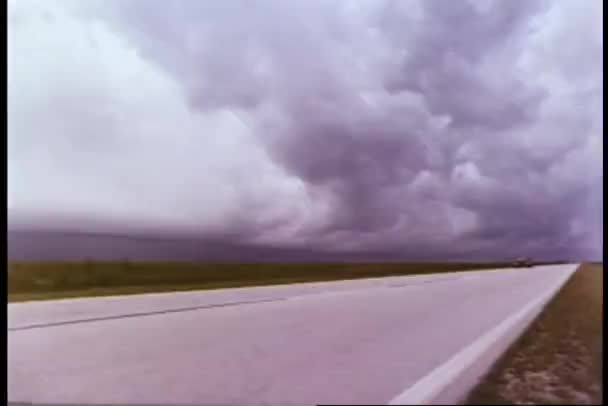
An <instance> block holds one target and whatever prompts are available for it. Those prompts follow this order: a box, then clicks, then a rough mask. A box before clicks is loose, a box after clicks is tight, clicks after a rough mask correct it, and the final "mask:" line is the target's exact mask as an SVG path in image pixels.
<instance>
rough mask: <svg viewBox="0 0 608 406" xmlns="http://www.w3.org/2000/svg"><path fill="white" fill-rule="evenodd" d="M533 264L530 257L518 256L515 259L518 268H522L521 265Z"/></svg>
mask: <svg viewBox="0 0 608 406" xmlns="http://www.w3.org/2000/svg"><path fill="white" fill-rule="evenodd" d="M532 265H533V264H532V260H531V259H530V258H527V257H521V258H517V259H516V260H515V266H516V267H518V268H521V267H527V268H529V267H531V266H532Z"/></svg>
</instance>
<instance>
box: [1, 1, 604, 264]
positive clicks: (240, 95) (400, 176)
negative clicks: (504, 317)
mask: <svg viewBox="0 0 608 406" xmlns="http://www.w3.org/2000/svg"><path fill="white" fill-rule="evenodd" d="M601 7H602V3H601V2H592V1H584V2H567V1H557V0H556V1H546V0H526V1H524V0H515V1H500V0H494V1H492V0H475V1H473V0H469V1H464V0H463V1H458V2H447V1H440V0H439V1H435V0H424V1H421V0H420V1H415V0H404V1H390V0H387V1H378V0H373V1H372V0H358V1H357V0H340V1H335V0H332V1H329V0H307V1H293V2H291V1H290V2H286V1H281V0H256V1H245V0H242V1H239V0H227V1H221V2H220V1H208V2H207V1H205V2H194V1H186V0H178V1H173V2H162V1H155V0H121V1H118V0H116V1H114V0H109V1H88V2H78V1H71V0H62V1H51V0H45V1H42V0H39V1H34V0H19V1H13V2H9V6H8V12H9V16H8V24H9V28H8V36H9V42H8V109H9V111H8V119H9V121H8V148H9V150H8V160H9V162H8V165H9V166H8V171H9V172H8V176H9V179H8V180H9V185H8V187H9V189H8V193H9V202H8V204H9V217H10V213H11V212H13V213H17V212H19V213H26V214H25V217H28V216H29V217H30V218H45V219H47V220H45V221H47V222H48V221H52V219H55V220H54V221H56V222H58V223H61V224H71V225H72V226H74V227H80V228H87V227H88V228H99V227H102V226H100V224H105V225H106V226H105V227H106V228H107V227H109V228H110V229H112V230H120V229H124V230H135V229H146V230H154V232H158V233H161V234H162V233H163V232H165V233H185V234H187V233H190V234H196V235H204V236H206V237H218V238H222V239H224V240H226V239H227V240H229V241H235V242H237V241H238V242H243V243H254V244H262V245H271V246H281V247H310V248H314V249H323V250H330V251H341V250H355V251H356V250H359V251H362V250H363V251H364V250H374V251H378V250H381V251H386V252H403V253H407V252H410V253H420V252H427V253H428V254H429V255H432V256H442V255H443V256H450V255H452V256H454V255H458V256H461V257H462V256H464V257H467V256H468V257H471V258H474V257H480V256H481V257H492V256H501V257H502V256H505V255H507V256H508V255H533V256H560V255H562V256H563V255H566V256H578V257H582V258H598V257H601V252H602V251H601V250H602V243H603V241H602V233H603V213H602V195H603V192H602V176H603V175H602V172H603V167H602V166H603V153H602V150H603V118H602V92H603V73H602V72H603V65H602V47H603V39H602V31H603V23H602V10H601ZM36 216H38V217H36ZM49 219H51V220H49ZM40 222H41V223H42V222H44V221H42V220H41V221H40ZM110 224H111V226H109V225H110Z"/></svg>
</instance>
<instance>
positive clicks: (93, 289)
mask: <svg viewBox="0 0 608 406" xmlns="http://www.w3.org/2000/svg"><path fill="white" fill-rule="evenodd" d="M512 266H514V265H513V263H508V262H503V263H455V262H452V263H429V262H425V263H197V262H131V261H120V262H95V261H80V262H13V263H9V264H8V267H9V272H8V300H9V302H15V301H25V300H43V299H56V298H68V297H81V296H106V295H118V294H135V293H146V292H167V291H183V290H198V289H218V288H228V287H244V286H255V285H272V284H285V283H296V282H317V281H330V280H342V279H358V278H374V277H383V276H397V275H416V274H428V273H438V272H454V271H466V270H479V269H491V268H500V267H512Z"/></svg>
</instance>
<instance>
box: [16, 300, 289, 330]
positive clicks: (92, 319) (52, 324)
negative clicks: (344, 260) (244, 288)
mask: <svg viewBox="0 0 608 406" xmlns="http://www.w3.org/2000/svg"><path fill="white" fill-rule="evenodd" d="M283 300H287V298H276V299H261V300H250V301H240V302H228V303H217V304H211V305H203V306H191V307H180V308H174V309H164V310H155V311H149V312H138V313H128V314H117V315H112V316H102V317H89V318H86V319H75V320H64V321H56V322H49V323H37V324H29V325H25V326H19V327H8V331H21V330H32V329H36V328H45V327H55V326H65V325H69V324H81V323H90V322H96V321H106V320H119V319H127V318H132V317H146V316H157V315H163V314H170V313H181V312H191V311H196V310H204V309H213V308H218V307H229V306H240V305H248V304H257V303H269V302H278V301H283Z"/></svg>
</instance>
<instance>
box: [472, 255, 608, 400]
mask: <svg viewBox="0 0 608 406" xmlns="http://www.w3.org/2000/svg"><path fill="white" fill-rule="evenodd" d="M602 286H603V265H601V264H597V263H595V264H584V265H582V266H580V267H579V268H578V269H577V271H576V272H575V273H574V274H573V275H572V277H571V279H570V280H569V281H568V282H566V285H565V286H564V287H563V288H562V290H561V291H560V292H558V294H557V295H556V296H555V297H554V298H553V299H552V300H551V301H550V302H549V303H548V304H547V306H546V307H545V309H544V310H543V311H542V312H541V314H540V315H539V316H538V317H537V319H536V320H535V321H534V322H533V323H532V324H531V325H530V327H529V328H528V330H527V331H526V332H525V333H524V334H523V335H522V336H521V337H520V338H519V339H518V340H517V341H516V342H515V343H514V344H513V345H512V346H511V347H510V348H509V349H508V350H507V351H506V352H505V354H503V356H502V357H501V358H500V359H499V361H498V362H497V363H496V364H495V365H494V366H493V368H492V369H491V370H490V372H489V373H488V374H487V376H486V377H485V378H484V379H483V380H482V381H481V383H480V384H479V385H478V386H477V387H476V388H475V389H474V390H473V391H472V392H471V393H470V394H469V396H468V398H467V400H466V401H465V404H467V405H482V404H483V405H514V404H578V405H581V404H598V405H600V404H602V373H603V372H602V346H603V341H602V340H603V338H602V335H603V328H602V317H603V314H602V313H603V312H602V303H603V289H602Z"/></svg>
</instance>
